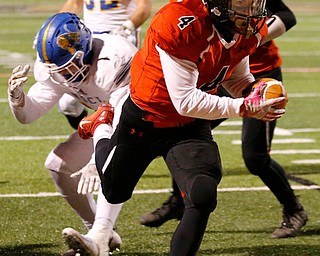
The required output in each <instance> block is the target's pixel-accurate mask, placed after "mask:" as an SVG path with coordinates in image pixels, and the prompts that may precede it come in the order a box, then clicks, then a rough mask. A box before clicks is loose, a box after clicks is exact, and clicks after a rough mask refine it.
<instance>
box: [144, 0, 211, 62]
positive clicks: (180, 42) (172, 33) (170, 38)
mask: <svg viewBox="0 0 320 256" xmlns="http://www.w3.org/2000/svg"><path fill="white" fill-rule="evenodd" d="M199 15H204V14H202V13H195V11H194V10H190V9H188V8H186V7H185V6H183V5H180V4H179V3H171V4H168V5H167V6H166V7H164V8H163V9H162V10H161V11H160V12H158V13H157V14H156V15H155V17H154V19H153V20H152V22H151V24H150V29H149V33H150V34H151V37H152V39H153V41H154V42H155V44H156V45H157V46H158V47H160V48H161V49H162V50H164V51H165V52H167V53H168V54H170V55H172V56H174V57H176V58H179V59H185V60H189V61H192V62H195V63H196V62H198V61H199V58H201V54H202V53H203V52H204V51H205V50H206V49H208V47H209V42H208V40H207V39H208V38H209V37H210V34H212V30H211V31H210V30H209V29H208V26H207V24H205V21H207V22H210V20H208V19H203V18H201V19H199V18H198V17H199Z"/></svg>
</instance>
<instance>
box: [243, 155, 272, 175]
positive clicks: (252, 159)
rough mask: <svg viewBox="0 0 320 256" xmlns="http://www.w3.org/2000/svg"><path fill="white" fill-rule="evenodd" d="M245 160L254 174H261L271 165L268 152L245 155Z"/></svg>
mask: <svg viewBox="0 0 320 256" xmlns="http://www.w3.org/2000/svg"><path fill="white" fill-rule="evenodd" d="M243 160H244V162H245V164H246V166H247V168H248V170H249V172H251V173H252V174H253V175H258V176H259V175H260V173H261V172H264V171H267V170H268V168H269V165H270V156H269V155H268V154H262V155H253V156H243Z"/></svg>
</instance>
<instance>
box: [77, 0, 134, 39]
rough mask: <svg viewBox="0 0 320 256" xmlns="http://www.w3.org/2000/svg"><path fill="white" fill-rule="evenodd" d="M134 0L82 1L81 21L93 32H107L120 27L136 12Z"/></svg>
mask: <svg viewBox="0 0 320 256" xmlns="http://www.w3.org/2000/svg"><path fill="white" fill-rule="evenodd" d="M136 8H137V5H136V3H135V1H134V0H114V1H102V0H92V1H83V19H84V21H85V24H86V26H87V27H88V28H89V29H90V30H91V31H92V32H93V33H94V32H109V31H111V30H114V29H116V28H118V27H119V26H121V25H122V24H123V23H124V22H125V21H126V20H128V19H129V18H130V16H131V15H132V13H133V12H134V11H135V10H136Z"/></svg>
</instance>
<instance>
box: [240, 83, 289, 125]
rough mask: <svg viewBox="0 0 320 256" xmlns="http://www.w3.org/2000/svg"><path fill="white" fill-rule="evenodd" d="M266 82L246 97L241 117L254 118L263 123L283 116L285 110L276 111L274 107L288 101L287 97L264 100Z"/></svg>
mask: <svg viewBox="0 0 320 256" xmlns="http://www.w3.org/2000/svg"><path fill="white" fill-rule="evenodd" d="M265 86H266V82H260V83H259V84H258V85H257V86H256V87H255V88H254V90H253V92H251V93H250V94H249V96H248V97H246V98H245V99H244V101H243V104H242V105H241V106H240V116H242V117H253V118H256V119H261V120H263V121H273V120H275V119H278V118H280V117H282V116H283V114H284V113H285V109H275V108H272V106H275V105H278V104H280V103H282V102H284V101H285V100H286V98H285V97H279V98H274V99H268V100H265V99H264V98H263V93H261V92H262V91H263V88H264V87H265Z"/></svg>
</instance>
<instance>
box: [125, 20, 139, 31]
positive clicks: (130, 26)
mask: <svg viewBox="0 0 320 256" xmlns="http://www.w3.org/2000/svg"><path fill="white" fill-rule="evenodd" d="M122 26H124V27H125V28H127V29H129V30H131V31H134V30H135V29H136V28H135V26H134V24H133V22H132V21H131V20H126V21H125V22H124V23H123V24H122Z"/></svg>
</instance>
